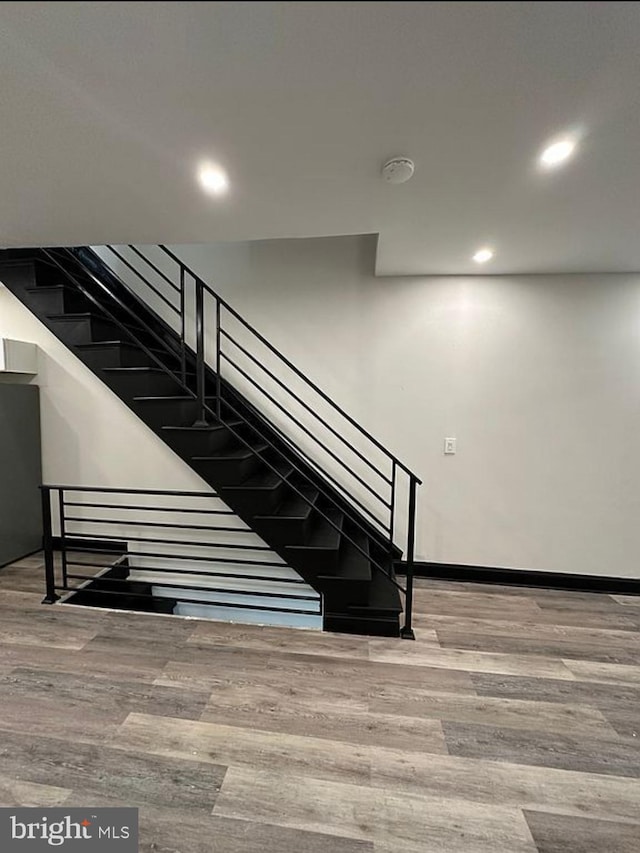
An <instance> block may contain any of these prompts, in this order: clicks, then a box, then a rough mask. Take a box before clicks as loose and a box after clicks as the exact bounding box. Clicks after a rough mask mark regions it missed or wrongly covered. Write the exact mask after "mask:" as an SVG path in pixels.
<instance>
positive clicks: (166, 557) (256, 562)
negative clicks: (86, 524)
mask: <svg viewBox="0 0 640 853" xmlns="http://www.w3.org/2000/svg"><path fill="white" fill-rule="evenodd" d="M178 544H180V543H178ZM66 551H67V554H72V553H76V554H113V553H115V552H114V551H112V550H109V549H108V548H73V547H71V548H69V547H67V549H66ZM121 556H122V557H127V558H128V557H153V558H154V559H156V558H158V559H161V560H201V561H203V562H208V563H210V562H211V557H203V556H200V555H199V554H161V553H159V552H157V551H124V552H123V553H122V555H121ZM218 559H219V560H220V562H221V563H229V564H230V565H234V566H235V565H238V566H245V565H246V566H270V567H272V568H275V569H286V568H287V564H286V563H275V562H274V561H273V560H247V559H239V558H235V557H218Z"/></svg>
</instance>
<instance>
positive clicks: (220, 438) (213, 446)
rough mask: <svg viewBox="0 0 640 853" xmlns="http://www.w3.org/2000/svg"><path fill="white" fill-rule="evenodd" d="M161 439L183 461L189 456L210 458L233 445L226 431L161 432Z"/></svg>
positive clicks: (231, 437)
mask: <svg viewBox="0 0 640 853" xmlns="http://www.w3.org/2000/svg"><path fill="white" fill-rule="evenodd" d="M161 435H162V438H163V439H164V440H165V441H166V442H167V444H168V445H169V447H171V448H172V450H174V451H175V452H176V453H177V454H178V455H179V456H182V457H183V458H185V459H188V458H190V457H191V456H210V455H213V454H214V453H217V452H218V451H220V450H224V449H225V448H227V447H229V446H230V445H233V444H234V442H235V439H234V438H233V436H232V435H231V433H230V432H229V431H228V430H226V429H220V430H215V431H213V432H208V431H204V430H203V431H202V432H198V431H197V430H190V431H189V432H185V433H181V432H174V431H173V430H162V433H161Z"/></svg>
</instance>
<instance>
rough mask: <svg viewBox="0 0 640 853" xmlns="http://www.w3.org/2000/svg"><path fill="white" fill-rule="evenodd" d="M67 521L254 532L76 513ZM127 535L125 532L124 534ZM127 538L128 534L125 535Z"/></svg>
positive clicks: (251, 531)
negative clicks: (83, 515)
mask: <svg viewBox="0 0 640 853" xmlns="http://www.w3.org/2000/svg"><path fill="white" fill-rule="evenodd" d="M65 520H66V521H79V522H81V523H82V524H122V525H125V526H127V527H160V528H168V527H174V528H177V529H179V530H204V531H215V532H216V533H220V532H222V533H253V530H249V529H245V528H243V527H227V526H225V527H219V526H217V525H216V526H212V525H207V526H206V527H205V526H204V525H203V524H172V523H171V522H169V521H128V520H127V519H122V518H93V517H92V518H79V517H78V516H74V515H67V516H65ZM98 535H99V534H98ZM123 535H125V534H123ZM125 538H126V536H125Z"/></svg>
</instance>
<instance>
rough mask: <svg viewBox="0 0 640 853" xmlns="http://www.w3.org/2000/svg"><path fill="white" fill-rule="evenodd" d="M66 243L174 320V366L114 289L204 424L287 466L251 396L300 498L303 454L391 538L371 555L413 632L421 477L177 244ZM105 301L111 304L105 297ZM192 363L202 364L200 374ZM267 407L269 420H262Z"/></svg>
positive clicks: (330, 486)
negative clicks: (246, 416)
mask: <svg viewBox="0 0 640 853" xmlns="http://www.w3.org/2000/svg"><path fill="white" fill-rule="evenodd" d="M58 251H60V250H55V251H47V254H48V255H49V257H50V258H51V260H52V261H53V262H54V263H56V264H58V265H59V266H61V264H60V262H59V259H58V257H57V252H58ZM64 251H68V252H69V254H71V255H72V256H73V258H74V260H75V261H76V262H77V263H78V264H80V266H81V267H82V268H83V270H84V272H85V273H86V274H89V275H90V276H91V277H92V279H93V280H94V281H95V282H96V283H97V284H98V285H99V286H100V287H101V288H102V289H103V290H105V291H106V292H108V293H109V295H110V296H111V297H112V298H114V294H113V292H112V291H111V290H110V289H109V288H108V286H107V285H105V282H104V281H103V280H102V278H101V277H100V275H99V274H98V271H99V265H100V264H105V265H106V267H107V269H108V271H109V274H110V275H111V276H113V277H114V278H115V279H116V280H117V281H118V282H119V284H120V285H122V286H124V287H125V288H127V290H128V291H129V292H132V293H133V294H134V295H135V296H136V297H137V298H138V299H142V301H143V302H144V304H145V306H146V307H147V308H149V309H150V310H151V311H152V312H153V313H154V314H155V315H156V316H157V317H158V318H160V319H161V320H162V321H163V322H164V323H165V324H166V326H167V327H168V328H170V329H172V330H173V333H174V335H175V338H176V342H177V347H176V355H177V361H176V367H175V368H172V367H171V366H170V365H168V364H167V363H166V361H165V360H163V359H162V357H161V355H159V353H158V350H159V349H165V348H166V340H165V339H163V338H162V337H161V336H160V335H159V334H158V332H157V330H156V329H154V328H152V326H151V325H149V324H146V323H145V322H144V319H141V318H140V316H139V315H137V314H136V312H135V311H134V310H133V309H132V307H131V306H130V305H127V304H126V302H124V301H123V300H122V299H119V298H118V297H115V299H116V303H117V304H118V307H119V308H120V309H123V310H124V311H125V312H127V314H128V315H129V316H130V317H131V319H132V322H133V323H134V326H137V327H140V326H141V325H142V326H143V327H144V329H145V331H146V333H147V336H148V335H151V338H152V343H153V346H152V345H150V343H149V340H148V338H147V341H146V343H145V342H144V341H141V345H142V348H143V350H144V351H145V352H146V353H147V354H148V355H149V357H150V358H151V359H152V360H153V362H154V363H155V364H157V365H158V366H159V367H160V368H161V369H162V370H164V371H165V372H166V373H168V374H170V375H171V376H172V377H173V378H174V379H176V380H177V381H178V382H179V383H180V384H181V386H182V387H183V389H184V391H185V393H186V394H188V395H189V396H191V397H193V398H194V399H195V400H196V401H197V409H198V416H197V419H196V424H198V425H204V424H206V423H208V422H209V421H211V420H214V419H215V420H219V421H220V422H222V423H224V424H225V425H226V426H227V428H228V429H229V430H230V432H231V433H232V434H233V435H234V436H235V438H236V439H237V440H238V441H239V442H240V443H241V444H244V445H245V446H247V447H250V448H251V449H252V450H253V452H254V453H256V455H257V456H258V457H259V458H260V459H261V461H262V462H263V463H264V464H265V465H266V466H267V467H268V468H270V469H272V470H273V471H274V472H276V473H277V474H278V475H281V471H280V469H279V468H278V467H277V465H276V464H275V463H274V460H273V458H272V457H271V456H270V455H265V452H264V451H262V450H260V449H259V448H256V447H255V442H254V443H253V444H252V443H251V441H250V440H249V439H248V438H247V437H246V435H245V434H244V433H243V431H241V430H238V429H237V426H236V423H235V422H237V419H239V418H240V419H241V418H242V417H243V410H245V411H246V405H248V406H249V408H250V409H253V410H254V413H255V415H256V421H254V423H253V424H252V426H253V431H254V433H255V434H257V435H258V437H259V438H260V439H261V441H263V442H264V443H266V445H267V448H268V449H270V450H274V449H275V450H278V451H279V452H280V453H281V452H282V449H281V448H278V447H277V446H276V444H275V443H274V441H273V432H274V431H275V434H276V435H277V436H278V438H279V439H280V441H281V442H282V443H284V445H285V446H286V447H287V448H289V449H290V450H291V451H292V454H293V455H289V456H288V459H287V461H288V462H290V463H292V473H291V474H285V475H284V479H285V480H286V481H287V483H288V484H289V486H290V488H291V489H292V490H293V491H294V492H295V493H296V494H297V495H298V496H299V498H300V499H301V500H303V501H305V502H309V498H308V496H307V495H306V494H305V492H304V490H301V489H300V487H299V486H298V485H296V483H295V482H292V477H294V476H295V474H296V473H298V474H303V475H304V474H305V471H304V470H302V467H301V464H302V465H306V466H308V467H309V469H310V470H311V471H313V472H315V473H316V474H317V475H318V478H319V480H317V481H315V482H314V486H316V487H318V488H319V490H320V492H321V493H324V494H325V495H326V494H327V491H330V492H332V493H333V494H334V495H335V494H337V495H339V496H340V498H341V499H342V500H343V501H344V505H343V508H344V509H345V510H346V516H347V518H349V519H350V521H351V522H352V524H353V525H355V528H356V529H362V530H364V531H365V532H366V533H369V534H370V533H371V532H373V533H374V535H375V536H377V537H380V540H381V541H382V542H383V543H386V544H385V547H386V549H387V560H386V561H385V560H384V559H382V558H380V557H375V556H371V555H370V554H366V556H367V557H368V558H370V559H371V564H372V566H373V568H374V570H375V571H377V572H381V573H382V574H384V575H386V576H387V578H388V579H389V580H390V582H391V583H393V585H394V586H396V588H397V589H398V590H399V591H400V592H401V593H403V594H404V595H405V625H404V628H403V636H408V637H411V636H412V633H413V632H412V625H411V614H412V600H413V573H414V549H415V533H416V499H417V494H416V492H417V486H418V485H421V483H422V481H421V480H420V478H419V477H418V476H417V475H416V474H415V473H413V472H412V471H411V470H410V469H409V468H408V467H407V466H406V465H405V464H404V463H403V462H401V460H400V459H398V457H397V456H395V455H394V454H393V453H391V452H390V451H389V450H388V449H387V448H386V447H385V446H384V445H383V444H382V443H381V442H380V441H379V440H378V439H376V438H375V437H374V436H373V435H371V433H370V432H368V431H367V430H366V429H365V428H364V427H362V426H361V425H360V424H359V423H358V422H357V421H356V420H355V419H354V418H353V417H352V416H351V415H349V414H348V413H347V412H346V411H345V410H344V409H343V408H342V407H341V406H339V405H338V404H337V403H336V402H335V401H334V400H333V399H332V398H331V397H330V396H329V395H328V394H327V393H326V392H324V391H323V390H322V389H321V388H320V387H319V386H318V385H316V384H315V383H314V382H313V381H312V380H310V379H309V378H308V377H307V376H306V375H305V374H304V373H303V372H302V371H301V370H300V369H299V368H298V367H297V366H296V365H295V364H293V362H292V361H290V360H289V359H288V358H287V357H286V356H285V355H283V354H282V353H281V352H280V351H279V350H278V349H277V348H276V347H275V346H274V345H273V344H272V343H271V342H270V341H268V340H267V338H266V337H265V336H264V335H262V334H261V333H260V332H258V331H257V330H256V329H255V328H254V327H253V326H252V325H251V324H250V323H249V322H248V321H247V320H245V319H244V318H243V317H242V316H241V315H240V314H239V313H238V311H236V310H235V309H234V308H233V307H232V306H231V305H230V304H229V303H228V302H227V301H226V300H225V299H223V298H222V297H221V296H220V295H219V294H218V293H216V292H215V291H214V290H213V289H212V288H211V287H210V286H209V285H208V284H206V283H205V282H204V281H203V280H202V278H201V277H200V276H199V275H197V274H196V273H195V272H193V270H191V269H190V268H189V267H188V266H187V265H186V264H185V263H184V262H183V261H182V260H181V259H180V258H179V257H178V256H177V255H176V254H175V253H174V252H172V251H171V250H170V249H168V248H166V247H165V246H156V247H144V248H141V247H136V246H118V247H116V246H104V247H101V255H97V254H96V253H95V252H93V251H91V250H88V249H86V248H82V249H74V250H64ZM67 274H68V271H67ZM72 278H73V276H72ZM75 282H76V284H77V286H78V287H79V289H80V290H82V291H83V293H84V294H85V295H86V296H88V298H89V299H91V300H92V301H94V302H95V301H96V300H95V298H94V297H93V295H92V294H90V293H89V292H88V290H87V289H86V288H85V287H84V286H83V284H82V281H81V279H80V278H76V279H75ZM100 307H101V309H102V310H105V307H104V306H103V305H102V303H101V304H100ZM107 314H108V315H109V316H110V317H111V319H113V320H114V322H116V323H117V324H118V325H121V326H123V328H125V330H126V331H127V334H129V335H133V337H134V338H135V337H136V332H135V328H134V329H132V328H131V327H130V326H128V325H123V323H122V321H121V319H120V318H119V317H118V316H116V314H114V313H111V312H109V311H108V310H107ZM207 368H209V369H211V370H212V371H213V387H212V383H211V381H207ZM190 370H191V371H194V372H195V377H192V375H191V374H190V372H189V371H190ZM238 392H239V394H240V395H241V396H239V395H238ZM265 411H266V413H267V414H266V418H267V420H266V423H265V421H263V420H261V419H262V418H263V417H264V415H265ZM299 463H300V464H299ZM317 511H318V512H319V513H320V515H321V516H323V518H324V519H325V521H326V522H327V523H328V524H329V525H331V526H333V527H335V528H337V525H336V523H335V521H334V520H333V519H332V518H331V517H330V515H327V514H326V513H325V512H323V511H322V510H321V509H319V510H317ZM337 529H338V528H337ZM341 532H342V534H343V536H344V537H345V538H346V539H347V540H348V541H349V542H351V544H352V545H353V547H355V548H356V549H357V550H358V551H360V552H361V553H363V554H365V552H364V550H363V549H362V547H361V545H360V543H359V542H358V541H356V539H354V538H353V537H352V536H350V534H348V533H345V532H344V531H341ZM402 552H404V562H405V566H406V584H405V586H404V587H403V586H402V585H401V584H399V583H398V581H397V580H396V578H395V577H394V576H393V571H392V570H390V563H392V562H393V560H394V559H397V558H398V557H399V556H400V554H401V553H402Z"/></svg>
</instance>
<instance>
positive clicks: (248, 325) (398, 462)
mask: <svg viewBox="0 0 640 853" xmlns="http://www.w3.org/2000/svg"><path fill="white" fill-rule="evenodd" d="M129 248H131V249H134V250H135V247H134V246H129ZM158 248H159V249H161V250H162V251H163V252H165V253H166V254H167V255H169V257H171V258H172V259H173V260H174V261H175V262H176V263H177V264H178V265H179V267H180V268H181V269H183V270H184V271H185V272H186V273H188V274H189V275H190V276H191V277H192V278H193V279H194V280H195V281H196V282H198V283H200V284H201V285H202V287H203V288H204V289H205V290H206V291H207V292H208V293H209V294H210V295H211V296H213V298H214V299H215V300H216V301H217V302H218V303H220V305H222V306H224V307H225V308H226V309H227V311H229V313H230V314H232V315H233V316H234V317H235V318H236V320H238V321H239V322H240V323H242V325H243V326H245V327H246V328H247V329H248V330H249V331H250V332H251V333H252V334H253V335H255V336H256V337H257V338H258V340H259V341H260V342H261V343H262V344H264V345H265V346H266V347H267V349H269V350H270V351H271V352H272V353H273V354H274V355H276V356H277V357H278V358H279V359H280V360H281V361H283V362H284V363H285V364H286V365H287V367H288V368H289V369H290V370H292V371H293V372H294V373H295V374H296V376H298V377H299V378H300V379H302V380H303V382H305V383H306V384H307V385H309V387H310V388H313V390H314V391H316V393H318V394H319V395H320V396H321V397H322V399H323V400H324V401H325V402H326V403H329V405H330V406H332V407H333V408H334V409H335V410H336V411H337V412H339V413H340V414H341V415H342V416H343V417H344V418H346V420H347V421H348V422H349V423H350V424H351V425H352V426H354V427H355V428H356V429H357V430H358V431H359V432H360V433H362V435H364V436H365V438H367V439H368V440H369V441H370V442H371V443H372V444H374V445H375V446H376V447H377V448H378V450H380V451H382V452H383V453H384V454H386V456H387V457H388V458H389V459H390V460H392V461H393V462H395V463H396V465H398V467H399V468H402V470H403V471H404V472H405V473H406V474H408V475H409V476H410V477H414V478H415V481H416V484H417V485H418V486H421V485H422V480H421V479H420V478H419V477H418V475H417V474H415V473H414V472H413V471H412V470H411V469H410V468H409V467H408V466H407V465H405V464H404V462H402V461H401V460H400V459H398V457H397V456H395V455H394V454H393V453H392V452H391V451H390V450H389V449H388V448H387V447H385V446H384V445H383V444H382V442H380V441H379V440H378V439H377V438H375V436H373V435H371V433H370V432H369V431H368V430H366V429H365V428H364V427H363V426H362V425H361V424H359V423H358V422H357V421H356V420H355V418H353V417H352V416H351V415H350V414H349V413H348V412H345V410H344V409H343V408H342V407H341V406H339V405H338V404H337V403H336V402H335V401H334V400H332V399H331V397H329V395H328V394H327V393H326V392H325V391H323V390H322V388H319V387H318V385H316V383H315V382H313V380H311V379H309V377H308V376H306V375H305V374H304V373H303V372H302V371H301V370H300V368H298V367H297V366H296V365H295V364H293V362H292V361H291V360H290V359H288V358H287V356H286V355H284V354H283V353H281V352H280V350H279V349H278V348H277V347H275V346H274V345H273V344H272V343H271V341H269V340H267V338H265V336H264V335H263V334H262V333H261V332H259V331H258V330H257V329H256V328H255V327H254V326H252V325H251V323H249V321H248V320H245V318H244V317H243V316H242V315H241V314H240V313H239V312H238V311H237V310H236V309H235V308H234V307H233V306H232V305H230V304H229V303H228V302H227V300H226V299H225V298H224V297H223V296H220V294H219V293H217V292H216V291H215V290H214V289H213V288H212V287H211V286H210V285H209V284H207V282H206V281H204V280H203V279H202V278H201V276H199V275H198V274H197V273H195V272H194V271H193V270H192V269H191V268H190V267H189V266H188V265H187V264H185V263H184V261H182V260H181V259H180V258H179V257H178V256H177V255H176V254H174V253H173V252H172V251H171V250H170V249H168V248H167V247H166V246H163V245H161V244H160V245H159V246H158Z"/></svg>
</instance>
